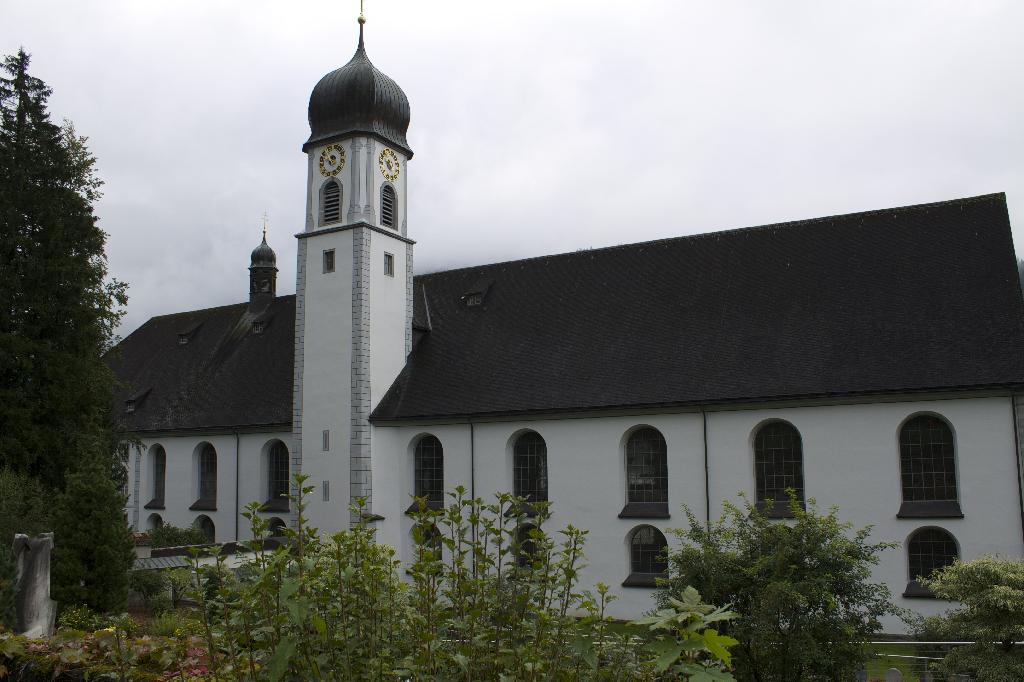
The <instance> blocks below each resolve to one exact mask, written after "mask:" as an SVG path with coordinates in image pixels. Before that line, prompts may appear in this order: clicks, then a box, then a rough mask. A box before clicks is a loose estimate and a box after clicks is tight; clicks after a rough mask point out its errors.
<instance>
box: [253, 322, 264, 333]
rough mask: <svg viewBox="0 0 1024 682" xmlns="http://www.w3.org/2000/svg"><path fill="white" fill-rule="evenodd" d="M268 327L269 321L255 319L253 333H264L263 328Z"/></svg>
mask: <svg viewBox="0 0 1024 682" xmlns="http://www.w3.org/2000/svg"><path fill="white" fill-rule="evenodd" d="M266 328H267V323H266V322H264V321H263V320H255V321H254V322H253V323H252V333H253V334H262V333H263V330H264V329H266Z"/></svg>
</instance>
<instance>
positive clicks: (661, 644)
mask: <svg viewBox="0 0 1024 682" xmlns="http://www.w3.org/2000/svg"><path fill="white" fill-rule="evenodd" d="M650 648H651V650H653V651H654V653H655V655H656V656H657V659H656V660H655V661H654V667H655V669H656V670H657V671H658V672H665V671H666V670H668V669H669V666H671V665H672V664H673V663H675V662H676V660H677V659H678V658H679V655H680V654H681V653H683V645H682V644H680V643H679V642H676V641H675V640H672V639H659V640H658V641H657V642H653V643H651V645H650Z"/></svg>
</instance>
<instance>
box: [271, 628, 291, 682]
mask: <svg viewBox="0 0 1024 682" xmlns="http://www.w3.org/2000/svg"><path fill="white" fill-rule="evenodd" d="M293 653H295V642H293V641H292V640H291V639H290V638H287V637H286V638H285V639H282V640H281V643H280V644H278V645H277V649H275V650H274V655H273V656H271V657H270V662H269V663H268V664H267V674H268V675H270V680H271V682H277V681H278V680H280V679H281V678H282V677H284V674H285V672H286V671H287V670H288V663H289V662H290V661H291V658H292V654H293Z"/></svg>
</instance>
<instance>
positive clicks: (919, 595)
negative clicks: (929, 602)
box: [903, 580, 937, 599]
mask: <svg viewBox="0 0 1024 682" xmlns="http://www.w3.org/2000/svg"><path fill="white" fill-rule="evenodd" d="M903 597H904V599H936V598H937V597H936V596H935V593H934V592H932V591H931V590H930V589H928V588H927V587H925V586H924V585H922V584H921V583H919V582H917V581H916V580H911V581H910V582H909V583H907V589H905V590H903Z"/></svg>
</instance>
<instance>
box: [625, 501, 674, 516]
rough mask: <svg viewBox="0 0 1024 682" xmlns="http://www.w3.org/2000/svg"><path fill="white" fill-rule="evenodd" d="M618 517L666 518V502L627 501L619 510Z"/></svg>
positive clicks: (667, 514)
mask: <svg viewBox="0 0 1024 682" xmlns="http://www.w3.org/2000/svg"><path fill="white" fill-rule="evenodd" d="M619 518H620V519H667V518H671V515H670V514H669V513H668V502H627V503H626V506H625V507H623V508H622V511H620V512H619Z"/></svg>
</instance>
